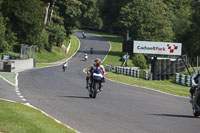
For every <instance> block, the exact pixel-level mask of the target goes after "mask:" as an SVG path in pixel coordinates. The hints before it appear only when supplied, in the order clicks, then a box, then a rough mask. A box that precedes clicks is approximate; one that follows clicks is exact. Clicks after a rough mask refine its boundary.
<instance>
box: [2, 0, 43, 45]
mask: <svg viewBox="0 0 200 133" xmlns="http://www.w3.org/2000/svg"><path fill="white" fill-rule="evenodd" d="M2 6H3V7H4V8H3V9H2V13H3V15H4V17H6V18H7V25H6V28H7V29H11V31H12V32H14V33H16V35H17V38H18V41H19V43H25V44H28V45H38V43H36V40H37V39H38V34H40V33H41V32H42V29H43V22H44V12H45V11H44V8H43V3H42V2H41V1H40V0H18V1H15V0H9V1H4V2H3V3H2Z"/></svg>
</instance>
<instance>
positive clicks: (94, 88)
mask: <svg viewBox="0 0 200 133" xmlns="http://www.w3.org/2000/svg"><path fill="white" fill-rule="evenodd" d="M91 79H92V80H91V82H92V83H91V84H90V87H89V88H88V91H89V97H90V98H96V95H97V93H98V92H99V91H100V88H101V84H102V81H103V79H104V76H103V74H102V73H101V72H100V69H98V68H95V69H94V71H93V73H92V75H91Z"/></svg>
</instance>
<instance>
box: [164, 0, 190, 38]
mask: <svg viewBox="0 0 200 133" xmlns="http://www.w3.org/2000/svg"><path fill="white" fill-rule="evenodd" d="M191 2H192V0H164V3H165V4H166V5H167V8H166V9H167V12H168V18H169V19H170V21H171V22H172V24H173V25H172V26H173V27H172V28H173V31H174V34H175V38H176V41H177V42H182V39H183V35H184V34H185V33H186V32H187V29H188V28H190V25H191V14H192V8H191Z"/></svg>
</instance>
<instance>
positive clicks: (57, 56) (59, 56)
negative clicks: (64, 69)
mask: <svg viewBox="0 0 200 133" xmlns="http://www.w3.org/2000/svg"><path fill="white" fill-rule="evenodd" d="M70 38H71V48H70V50H69V52H68V53H67V54H66V53H65V51H64V50H63V49H61V48H59V47H55V46H54V47H53V48H52V52H48V51H46V50H41V52H37V53H35V55H34V59H35V60H36V62H37V63H36V67H43V66H51V64H50V63H55V62H59V61H62V60H65V59H68V58H69V57H71V56H72V55H73V54H74V53H75V52H76V50H77V49H78V47H79V43H78V40H77V39H76V37H75V36H73V35H71V36H70ZM40 64H41V65H40Z"/></svg>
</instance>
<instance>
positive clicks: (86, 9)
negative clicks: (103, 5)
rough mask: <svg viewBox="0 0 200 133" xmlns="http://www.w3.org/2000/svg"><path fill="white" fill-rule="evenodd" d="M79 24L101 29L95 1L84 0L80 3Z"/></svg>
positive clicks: (101, 23) (101, 22) (101, 25)
mask: <svg viewBox="0 0 200 133" xmlns="http://www.w3.org/2000/svg"><path fill="white" fill-rule="evenodd" d="M81 3H82V4H81V6H80V9H81V16H80V19H79V20H80V23H81V25H83V26H89V27H95V28H102V27H103V20H102V19H101V17H100V13H99V8H97V0H84V1H82V2H81Z"/></svg>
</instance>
